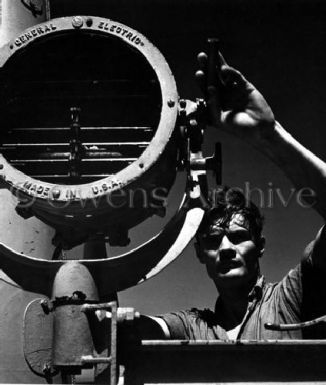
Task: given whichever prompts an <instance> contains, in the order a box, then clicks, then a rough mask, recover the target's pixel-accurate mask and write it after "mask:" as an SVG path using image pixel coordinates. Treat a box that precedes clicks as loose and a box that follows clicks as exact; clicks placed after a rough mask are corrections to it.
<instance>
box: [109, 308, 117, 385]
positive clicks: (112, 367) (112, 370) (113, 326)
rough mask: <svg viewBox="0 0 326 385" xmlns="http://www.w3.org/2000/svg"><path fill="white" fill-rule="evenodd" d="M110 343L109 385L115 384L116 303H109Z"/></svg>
mask: <svg viewBox="0 0 326 385" xmlns="http://www.w3.org/2000/svg"><path fill="white" fill-rule="evenodd" d="M111 314H112V317H111V341H110V350H111V352H110V355H111V365H110V385H116V383H117V303H116V302H112V303H111Z"/></svg>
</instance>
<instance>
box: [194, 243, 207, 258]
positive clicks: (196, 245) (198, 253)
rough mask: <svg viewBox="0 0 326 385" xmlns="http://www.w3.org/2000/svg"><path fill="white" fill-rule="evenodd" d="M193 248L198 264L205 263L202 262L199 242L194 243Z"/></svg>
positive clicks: (202, 256)
mask: <svg viewBox="0 0 326 385" xmlns="http://www.w3.org/2000/svg"><path fill="white" fill-rule="evenodd" d="M194 247H195V250H196V255H197V258H198V259H199V262H200V263H205V261H204V255H203V252H202V250H201V247H200V244H199V242H195V243H194Z"/></svg>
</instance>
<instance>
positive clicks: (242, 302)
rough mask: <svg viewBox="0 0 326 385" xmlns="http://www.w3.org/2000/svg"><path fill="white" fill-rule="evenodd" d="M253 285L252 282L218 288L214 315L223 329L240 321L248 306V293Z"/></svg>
mask: <svg viewBox="0 0 326 385" xmlns="http://www.w3.org/2000/svg"><path fill="white" fill-rule="evenodd" d="M253 286H254V283H251V284H250V285H247V286H246V287H243V286H241V287H235V288H221V287H219V288H218V291H219V298H218V302H217V309H216V312H217V314H216V315H217V317H218V319H219V320H220V322H221V326H222V327H223V328H224V329H226V330H229V329H233V328H234V327H235V326H237V325H239V324H240V323H241V322H242V320H243V318H244V316H245V315H246V312H247V308H248V295H249V293H250V292H251V290H252V288H253Z"/></svg>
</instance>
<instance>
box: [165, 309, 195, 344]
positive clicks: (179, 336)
mask: <svg viewBox="0 0 326 385" xmlns="http://www.w3.org/2000/svg"><path fill="white" fill-rule="evenodd" d="M158 317H160V318H162V319H163V320H164V321H165V323H166V324H167V326H168V329H169V332H170V338H171V339H172V340H188V339H190V333H189V325H188V324H189V320H188V316H187V314H186V312H185V311H178V312H172V313H167V314H163V315H160V316H158Z"/></svg>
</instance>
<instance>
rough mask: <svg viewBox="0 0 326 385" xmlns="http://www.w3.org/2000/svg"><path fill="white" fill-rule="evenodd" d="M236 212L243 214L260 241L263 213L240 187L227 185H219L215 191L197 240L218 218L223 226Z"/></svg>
mask: <svg viewBox="0 0 326 385" xmlns="http://www.w3.org/2000/svg"><path fill="white" fill-rule="evenodd" d="M234 214H242V215H243V217H244V218H245V219H246V220H247V221H248V223H249V229H250V232H251V234H252V237H253V240H254V241H258V240H259V239H260V238H261V234H262V230H263V225H264V217H263V215H262V214H261V213H260V211H259V209H258V207H257V206H256V205H255V204H254V203H252V202H251V201H249V200H248V199H246V197H245V196H244V195H243V193H242V192H241V191H240V189H236V188H229V187H227V186H224V187H219V188H218V189H217V190H215V191H214V195H213V197H212V198H211V200H210V206H209V208H208V209H207V210H206V212H205V214H204V217H203V220H202V222H201V224H200V226H199V229H198V231H197V235H196V236H197V240H198V236H200V235H202V234H204V233H206V232H207V231H208V230H209V228H210V226H211V225H212V224H213V223H215V222H216V221H217V220H218V221H219V222H221V225H222V226H227V225H228V224H229V223H230V220H231V218H232V216H233V215H234Z"/></svg>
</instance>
